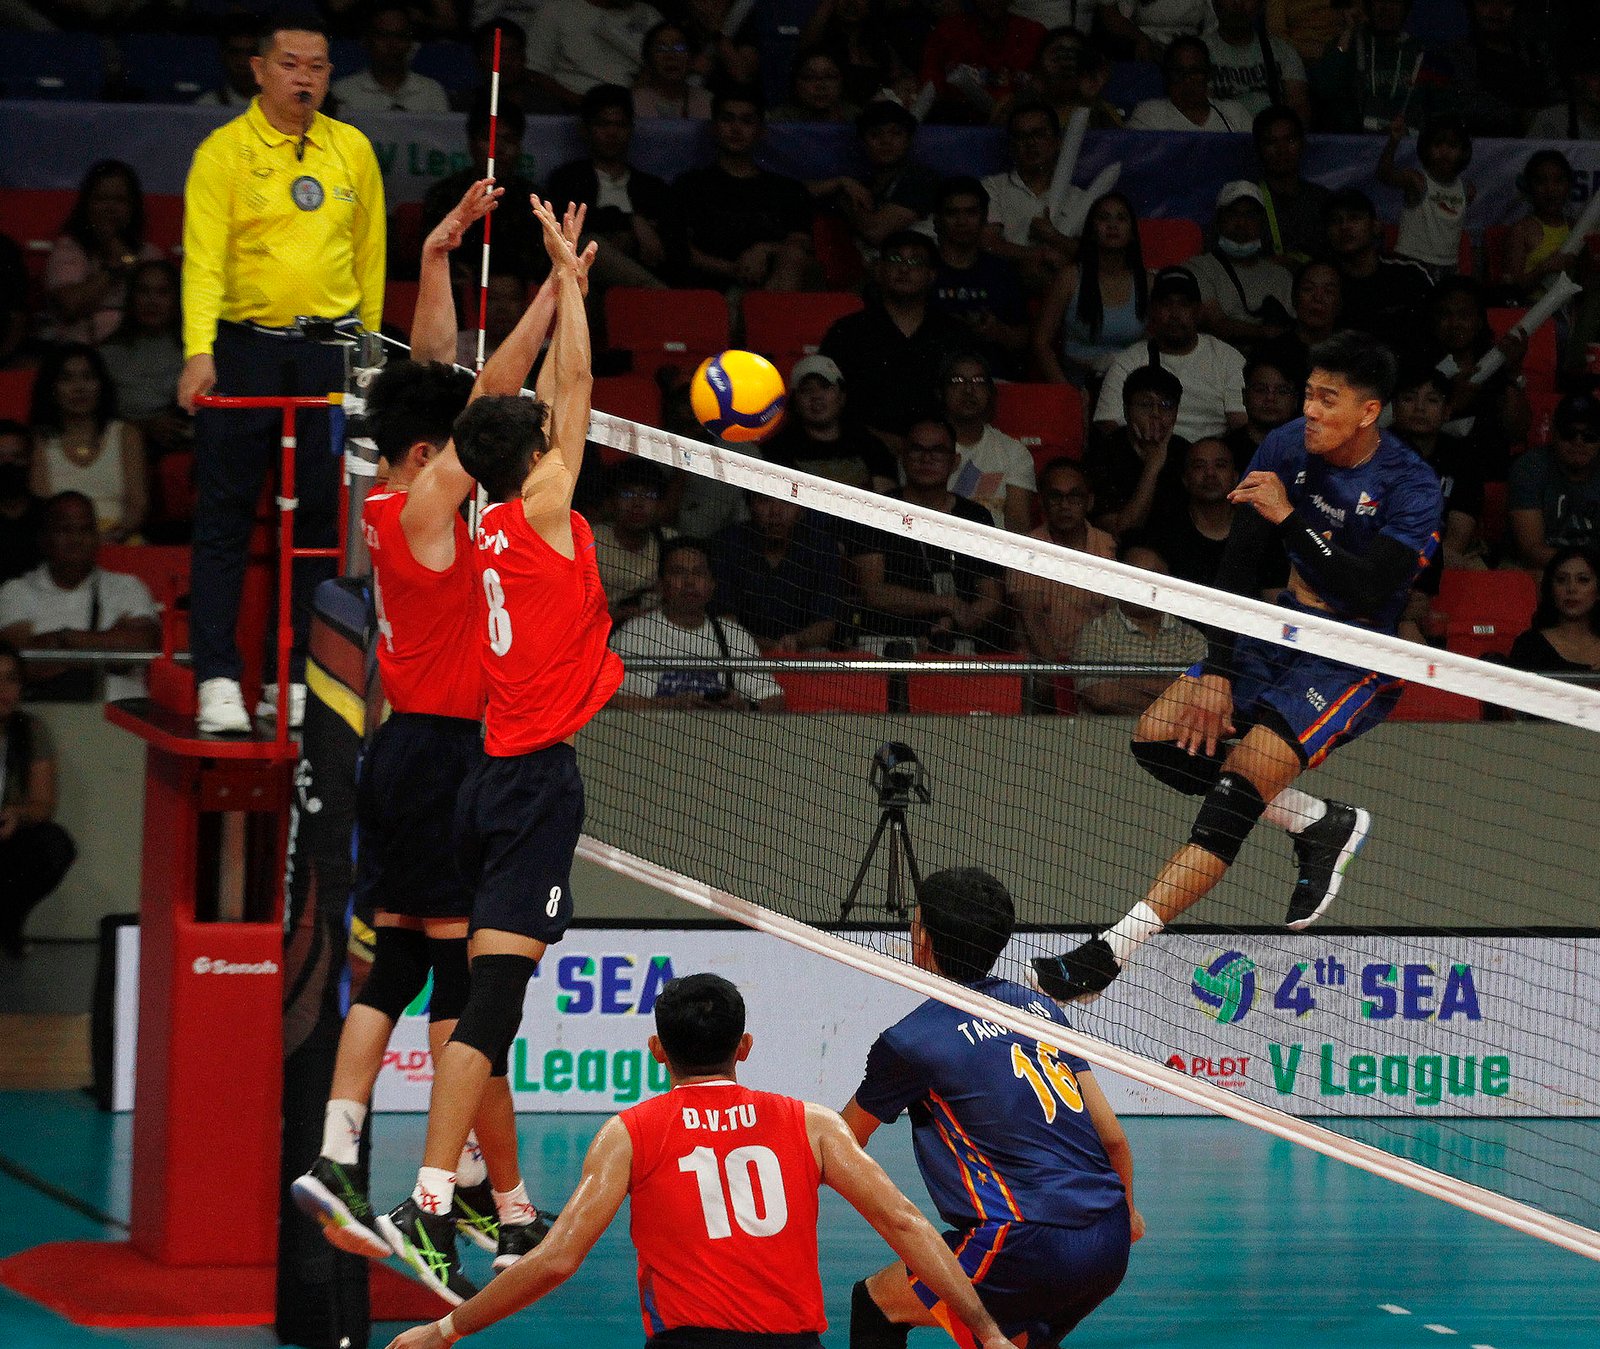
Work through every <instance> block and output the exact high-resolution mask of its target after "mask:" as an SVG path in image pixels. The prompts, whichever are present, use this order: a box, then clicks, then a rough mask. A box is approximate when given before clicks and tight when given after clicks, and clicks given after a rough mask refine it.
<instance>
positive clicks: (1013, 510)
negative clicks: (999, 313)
mask: <svg viewBox="0 0 1600 1349" xmlns="http://www.w3.org/2000/svg"><path fill="white" fill-rule="evenodd" d="M940 383H941V389H942V392H941V398H942V401H943V410H944V415H945V420H946V421H948V422H949V423H950V428H951V430H953V431H954V432H955V435H956V451H957V453H958V454H959V455H960V460H959V462H958V463H957V465H956V468H955V471H954V472H953V473H951V475H950V481H949V483H948V484H947V485H948V486H949V488H950V490H951V491H952V492H954V493H955V494H956V495H957V496H961V497H965V498H966V499H967V500H968V501H976V502H977V503H978V504H979V505H980V506H982V507H984V508H985V509H986V510H987V511H988V512H989V514H990V515H992V516H993V517H994V520H995V523H996V524H998V525H1002V526H1003V527H1005V528H1006V529H1009V530H1011V531H1012V532H1013V533H1015V534H1026V533H1027V532H1028V530H1029V529H1030V528H1031V527H1032V525H1033V508H1034V504H1035V501H1036V499H1037V496H1038V489H1037V487H1036V486H1035V484H1034V478H1033V456H1032V455H1030V454H1029V453H1028V447H1027V446H1026V445H1024V444H1023V443H1022V442H1021V441H1020V440H1017V439H1016V438H1015V437H1013V436H1008V435H1006V434H1005V432H1004V431H1001V430H998V429H997V428H996V427H994V426H992V425H991V424H990V422H989V418H990V417H991V416H993V414H994V375H993V374H992V373H991V371H990V369H989V364H988V362H987V361H985V360H984V359H983V357H982V356H980V355H978V354H977V353H976V352H968V353H966V354H958V355H955V356H952V357H950V358H949V359H948V360H947V361H946V362H945V363H944V368H943V369H942V370H941V371H940Z"/></svg>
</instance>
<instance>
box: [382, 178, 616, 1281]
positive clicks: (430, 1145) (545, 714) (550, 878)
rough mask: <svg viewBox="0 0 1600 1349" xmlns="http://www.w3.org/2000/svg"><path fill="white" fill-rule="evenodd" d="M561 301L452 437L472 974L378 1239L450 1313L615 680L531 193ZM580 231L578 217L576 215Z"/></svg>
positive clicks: (567, 307) (583, 427) (561, 909)
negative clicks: (482, 704)
mask: <svg viewBox="0 0 1600 1349" xmlns="http://www.w3.org/2000/svg"><path fill="white" fill-rule="evenodd" d="M533 208H534V213H535V214H536V215H537V216H538V218H539V220H540V222H541V224H542V225H543V227H544V237H545V247H546V250H547V251H548V252H549V254H550V261H551V278H552V281H551V284H552V285H553V287H554V290H555V299H556V318H555V331H554V336H553V337H552V339H551V343H550V351H549V354H548V356H547V357H546V358H545V363H544V366H543V368H542V369H541V370H540V372H539V380H538V385H537V389H536V392H537V395H538V397H537V399H528V398H522V397H518V396H498V397H496V396H490V397H484V398H479V399H477V400H476V401H474V402H473V403H472V405H471V406H470V407H469V408H468V409H467V410H466V412H464V413H463V414H462V416H461V418H460V420H459V421H458V422H457V423H456V426H455V435H454V439H453V441H452V443H451V446H450V447H449V448H447V449H446V451H445V453H444V456H443V458H444V460H445V461H446V462H447V463H448V462H451V461H453V460H454V459H456V458H459V467H458V468H457V469H456V471H457V472H458V473H464V474H470V475H471V476H472V477H473V478H475V479H477V481H478V482H479V483H480V484H481V485H482V487H483V488H484V490H485V492H486V493H487V494H488V496H489V500H490V502H491V503H492V504H491V505H490V506H489V507H488V508H487V509H486V510H485V511H484V513H483V516H482V518H481V520H480V521H479V523H478V535H477V539H476V545H477V546H476V549H475V552H476V566H477V574H478V584H479V591H480V594H481V595H482V605H483V607H482V608H481V609H480V610H479V611H478V612H479V615H480V622H481V625H482V626H481V629H480V631H481V638H480V641H481V643H482V653H483V654H482V660H483V664H484V669H485V671H486V673H487V682H488V690H487V695H488V696H487V707H486V711H485V735H484V749H485V751H486V752H485V754H484V755H483V756H482V757H481V758H480V759H479V760H478V762H477V763H476V765H475V766H474V767H473V769H472V771H471V772H470V773H469V774H468V776H467V779H466V781H465V782H464V784H463V785H462V789H461V792H460V794H459V795H458V797H457V799H456V803H455V824H454V838H455V849H456V856H457V859H458V862H459V864H460V866H461V869H462V872H463V874H464V875H465V876H466V877H467V878H468V880H469V882H470V883H471V884H472V886H473V905H472V920H471V936H470V938H469V947H468V950H469V955H470V959H471V979H470V982H469V987H468V992H467V1000H466V1006H465V1008H464V1009H463V1011H462V1013H461V1018H460V1020H459V1021H458V1022H457V1023H456V1028H455V1031H454V1032H453V1033H452V1034H451V1036H450V1040H449V1043H447V1044H446V1045H445V1046H444V1048H443V1049H442V1051H441V1052H440V1054H439V1055H438V1057H437V1059H436V1060H435V1070H434V1072H435V1076H434V1086H433V1097H432V1100H431V1102H430V1104H429V1112H428V1135H427V1141H426V1143H425V1144H424V1148H423V1159H422V1167H421V1169H420V1170H419V1171H418V1173H417V1183H416V1187H415V1188H414V1189H413V1190H412V1193H411V1197H410V1198H409V1199H407V1200H405V1201H404V1202H403V1203H401V1204H400V1205H399V1206H398V1207H396V1208H395V1209H394V1210H393V1211H392V1212H391V1213H389V1214H387V1215H385V1216H383V1217H380V1218H379V1219H378V1230H379V1231H380V1232H382V1233H383V1235H384V1237H385V1238H386V1239H387V1240H388V1242H389V1245H390V1246H391V1247H392V1248H393V1249H394V1251H395V1252H396V1253H397V1254H398V1255H400V1256H401V1258H402V1259H404V1260H405V1261H406V1262H407V1263H408V1264H409V1265H411V1267H412V1268H413V1269H414V1270H416V1272H417V1273H418V1274H419V1275H420V1276H421V1277H422V1279H423V1281H424V1282H425V1283H427V1284H428V1286H429V1287H431V1288H433V1289H434V1290H435V1291H436V1292H438V1293H439V1294H440V1295H441V1296H442V1297H444V1298H445V1299H446V1300H447V1301H450V1302H459V1301H460V1300H461V1297H462V1296H463V1294H464V1293H468V1292H470V1291H471V1285H470V1284H469V1283H467V1282H466V1280H465V1278H464V1276H463V1275H462V1272H461V1266H460V1261H459V1258H458V1257H457V1255H456V1250H455V1232H454V1229H453V1227H452V1226H451V1224H450V1222H449V1219H448V1214H449V1212H450V1208H451V1204H452V1203H453V1201H454V1193H455V1184H456V1176H455V1173H454V1167H455V1164H456V1159H457V1156H458V1154H459V1153H460V1151H461V1146H462V1143H463V1142H464V1141H465V1140H466V1137H467V1134H468V1131H469V1130H470V1128H471V1126H472V1121H473V1116H474V1114H475V1113H476V1111H477V1109H478V1102H479V1099H480V1097H481V1095H482V1092H483V1089H484V1085H485V1083H486V1082H488V1080H489V1079H490V1076H491V1074H492V1073H495V1072H499V1073H504V1072H505V1070H506V1063H507V1058H508V1055H509V1052H510V1048H511V1045H512V1042H513V1041H514V1040H515V1038H516V1033H517V1028H518V1026H519V1024H520V1023H521V1020H522V1004H523V996H524V993H525V992H526V989H527V985H528V980H529V979H530V978H532V976H533V972H534V970H535V969H536V968H537V967H538V962H539V960H540V959H541V958H542V957H543V955H544V952H545V948H546V947H547V945H548V944H549V943H551V942H556V941H559V940H560V939H561V937H562V935H563V934H564V933H565V931H566V928H567V924H568V923H569V922H570V921H571V918H572V898H571V870H572V857H573V853H574V851H575V850H576V848H577V845H578V834H579V831H580V830H581V828H582V825H583V782H582V780H581V778H580V777H579V776H578V762H577V755H576V753H575V752H574V750H573V746H572V737H573V735H574V734H575V733H576V732H577V731H578V730H579V729H580V728H581V727H582V726H583V725H584V724H585V723H587V722H588V720H589V719H590V717H592V716H593V715H594V714H595V712H597V711H598V710H599V709H600V708H601V707H603V706H604V705H605V703H606V701H607V700H608V699H609V698H610V697H611V695H612V694H613V693H614V692H616V689H617V686H618V685H619V684H620V683H621V682H622V662H621V661H620V660H619V659H618V658H617V656H616V655H615V653H613V652H612V651H611V650H610V649H609V648H608V647H607V646H606V639H607V637H608V636H609V635H610V632H611V620H610V617H609V615H608V613H607V609H606V600H605V594H604V592H603V591H602V589H601V586H600V574H599V569H598V567H597V565H596V562H595V552H594V536H593V534H591V533H590V531H589V526H588V523H587V522H586V521H585V520H584V519H583V517H582V516H580V515H579V514H577V512H575V511H574V510H573V509H572V495H573V491H574V488H575V487H576V485H577V480H578V471H579V468H580V467H581V465H582V461H583V450H584V442H585V439H586V437H587V434H588V429H589V394H590V389H591V387H592V384H593V376H592V374H591V372H590V369H589V327H588V319H587V316H586V315H585V313H584V307H583V291H584V279H585V276H586V274H587V270H588V262H589V259H590V258H592V256H593V254H592V252H589V251H587V250H586V251H585V252H584V253H583V254H581V255H580V254H579V253H578V252H577V249H576V245H575V243H574V242H573V240H574V239H575V238H576V237H577V235H576V233H575V232H574V231H573V229H572V228H571V226H572V222H573V220H574V218H575V213H574V211H573V209H572V208H571V207H569V208H568V214H567V221H566V223H565V227H564V224H563V222H562V221H561V220H559V219H558V218H557V217H556V214H555V211H554V209H553V208H552V207H551V206H550V205H549V204H548V203H546V202H542V201H539V200H538V199H535V200H534V202H533ZM579 224H580V225H581V219H580V220H579Z"/></svg>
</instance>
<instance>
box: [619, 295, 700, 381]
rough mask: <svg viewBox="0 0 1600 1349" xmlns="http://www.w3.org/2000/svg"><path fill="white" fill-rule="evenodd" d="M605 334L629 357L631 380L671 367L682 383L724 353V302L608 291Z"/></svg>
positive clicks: (682, 296)
mask: <svg viewBox="0 0 1600 1349" xmlns="http://www.w3.org/2000/svg"><path fill="white" fill-rule="evenodd" d="M606 334H607V336H608V337H609V338H610V341H611V345H612V346H613V347H616V348H620V349H621V350H623V351H626V352H629V353H630V354H631V355H632V357H633V372H634V374H636V375H653V374H655V372H656V371H657V370H659V369H661V368H662V367H663V366H668V365H675V366H677V367H678V370H679V373H680V375H681V376H682V377H683V378H685V379H687V378H688V377H689V375H690V374H692V373H693V371H694V368H695V366H697V365H699V364H700V362H701V361H703V360H705V358H706V357H707V356H714V355H716V354H717V353H718V352H719V351H722V350H724V349H726V347H727V345H728V302H727V300H726V299H724V298H723V295H722V292H721V291H716V290H646V289H643V288H638V289H636V288H634V287H631V286H613V287H612V288H611V289H610V290H608V291H607V292H606Z"/></svg>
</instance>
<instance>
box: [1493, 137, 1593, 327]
mask: <svg viewBox="0 0 1600 1349" xmlns="http://www.w3.org/2000/svg"><path fill="white" fill-rule="evenodd" d="M1576 182H1577V176H1576V175H1575V174H1574V173H1573V171H1572V164H1571V163H1570V162H1569V161H1568V159H1567V157H1566V156H1565V155H1564V154H1562V153H1561V151H1559V150H1537V151H1535V152H1534V153H1533V154H1531V155H1530V156H1528V162H1527V165H1526V166H1525V167H1524V168H1523V170H1522V177H1521V178H1520V179H1519V180H1518V183H1517V186H1518V188H1519V189H1520V190H1521V192H1522V195H1523V196H1525V197H1526V198H1527V199H1528V208H1529V209H1528V214H1527V215H1525V216H1523V217H1522V219H1521V220H1519V221H1517V223H1516V224H1515V225H1513V226H1512V227H1511V228H1510V229H1509V230H1508V231H1507V232H1506V241H1505V256H1504V259H1503V262H1502V266H1503V268H1504V274H1503V275H1502V276H1499V277H1493V278H1491V280H1494V281H1499V282H1504V284H1505V285H1506V286H1508V287H1510V288H1511V289H1512V291H1513V293H1514V295H1515V297H1516V299H1517V301H1518V303H1520V304H1532V303H1533V302H1534V301H1535V300H1537V299H1539V298H1540V296H1542V295H1543V294H1544V293H1545V291H1547V290H1549V289H1550V286H1551V284H1552V283H1553V282H1554V281H1555V279H1556V275H1557V273H1560V272H1568V271H1572V270H1576V268H1577V267H1578V266H1579V265H1580V264H1579V259H1578V258H1575V257H1572V256H1571V255H1570V254H1567V253H1563V252H1562V251H1561V246H1562V245H1563V244H1565V243H1566V242H1567V238H1568V236H1569V235H1571V233H1572V217H1571V215H1570V214H1569V212H1568V209H1567V203H1568V202H1569V201H1571V200H1572V189H1573V186H1574V184H1575V183H1576Z"/></svg>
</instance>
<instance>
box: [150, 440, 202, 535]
mask: <svg viewBox="0 0 1600 1349" xmlns="http://www.w3.org/2000/svg"><path fill="white" fill-rule="evenodd" d="M155 489H156V492H155V502H154V505H155V510H154V511H153V512H152V515H153V516H154V517H155V518H156V519H157V520H162V521H167V522H170V523H175V524H182V523H186V522H188V521H192V520H193V519H194V507H195V499H196V490H195V483H194V451H193V450H182V451H178V450H174V451H172V452H170V453H168V454H164V455H162V456H161V458H159V459H158V460H156V463H155Z"/></svg>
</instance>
